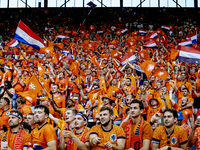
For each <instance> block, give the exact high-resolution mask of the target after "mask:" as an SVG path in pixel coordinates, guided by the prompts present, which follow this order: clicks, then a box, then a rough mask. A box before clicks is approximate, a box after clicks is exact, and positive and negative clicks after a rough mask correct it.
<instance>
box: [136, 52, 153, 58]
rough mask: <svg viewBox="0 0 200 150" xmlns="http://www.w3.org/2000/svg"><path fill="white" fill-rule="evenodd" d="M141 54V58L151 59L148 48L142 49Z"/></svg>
mask: <svg viewBox="0 0 200 150" xmlns="http://www.w3.org/2000/svg"><path fill="white" fill-rule="evenodd" d="M138 54H139V55H140V58H141V59H143V60H150V59H151V58H150V56H149V53H148V52H147V51H146V50H143V51H140V52H139V53H138Z"/></svg>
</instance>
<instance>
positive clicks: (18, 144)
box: [2, 129, 24, 150]
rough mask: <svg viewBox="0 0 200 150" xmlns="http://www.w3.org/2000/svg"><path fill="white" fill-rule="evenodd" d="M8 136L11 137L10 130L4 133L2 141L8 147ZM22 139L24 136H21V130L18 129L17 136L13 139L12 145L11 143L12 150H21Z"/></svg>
mask: <svg viewBox="0 0 200 150" xmlns="http://www.w3.org/2000/svg"><path fill="white" fill-rule="evenodd" d="M10 136H11V132H10V130H8V131H7V132H6V134H5V135H4V137H3V139H2V141H8V146H9V140H10ZM23 137H24V134H23V130H22V129H20V130H19V131H18V132H17V135H16V137H15V139H14V143H13V149H14V150H22V149H23V143H24V142H23V140H24V139H23Z"/></svg>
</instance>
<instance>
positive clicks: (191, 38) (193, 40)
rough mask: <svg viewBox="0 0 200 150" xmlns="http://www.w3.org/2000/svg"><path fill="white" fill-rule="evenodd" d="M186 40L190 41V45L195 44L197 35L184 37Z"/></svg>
mask: <svg viewBox="0 0 200 150" xmlns="http://www.w3.org/2000/svg"><path fill="white" fill-rule="evenodd" d="M186 39H190V40H191V41H192V43H197V33H196V32H195V33H192V34H190V35H187V36H186Z"/></svg>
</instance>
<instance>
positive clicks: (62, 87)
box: [56, 78, 68, 91]
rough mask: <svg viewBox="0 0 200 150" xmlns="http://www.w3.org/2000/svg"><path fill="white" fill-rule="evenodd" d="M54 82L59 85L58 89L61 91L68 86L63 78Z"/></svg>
mask: <svg viewBox="0 0 200 150" xmlns="http://www.w3.org/2000/svg"><path fill="white" fill-rule="evenodd" d="M56 84H58V85H59V91H63V90H64V89H65V88H66V86H68V81H67V79H64V78H63V79H62V80H57V81H56Z"/></svg>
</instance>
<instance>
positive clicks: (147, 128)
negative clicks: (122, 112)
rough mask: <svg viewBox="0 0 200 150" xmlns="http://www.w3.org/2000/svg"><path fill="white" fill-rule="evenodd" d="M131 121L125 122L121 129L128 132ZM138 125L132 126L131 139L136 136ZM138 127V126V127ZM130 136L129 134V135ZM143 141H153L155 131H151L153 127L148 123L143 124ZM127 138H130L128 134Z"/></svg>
mask: <svg viewBox="0 0 200 150" xmlns="http://www.w3.org/2000/svg"><path fill="white" fill-rule="evenodd" d="M129 121H130V120H128V121H125V122H123V123H122V124H121V127H122V128H123V130H124V131H125V130H127V128H126V126H127V125H128V123H129ZM135 126H136V124H132V125H131V131H132V132H131V133H130V134H131V137H133V134H134V128H135ZM136 127H137V126H136ZM128 134H129V133H128ZM141 134H142V135H141V136H142V139H148V140H150V141H151V139H152V134H153V130H152V129H151V125H150V124H149V123H148V122H147V121H144V124H143V128H142V133H141ZM126 137H128V135H127V133H126ZM127 142H128V141H127V140H126V148H127ZM129 148H131V147H129Z"/></svg>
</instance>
